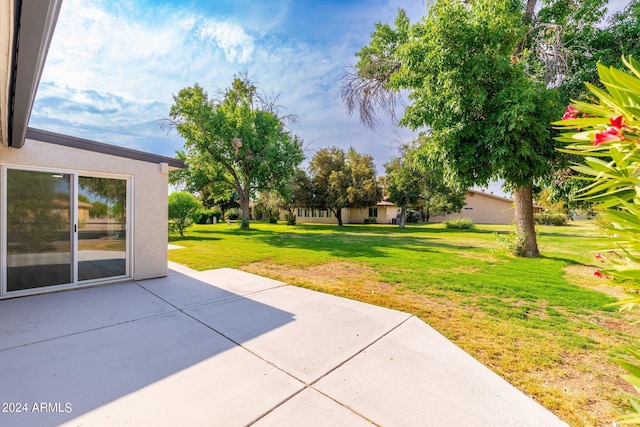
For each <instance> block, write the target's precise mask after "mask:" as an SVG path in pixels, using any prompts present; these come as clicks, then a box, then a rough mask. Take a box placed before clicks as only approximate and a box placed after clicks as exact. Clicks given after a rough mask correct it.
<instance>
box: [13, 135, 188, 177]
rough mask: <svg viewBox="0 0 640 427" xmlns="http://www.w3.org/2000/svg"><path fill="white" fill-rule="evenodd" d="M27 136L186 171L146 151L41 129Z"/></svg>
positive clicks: (175, 162) (178, 162) (170, 159)
mask: <svg viewBox="0 0 640 427" xmlns="http://www.w3.org/2000/svg"><path fill="white" fill-rule="evenodd" d="M26 136H27V138H28V139H32V140H36V141H42V142H48V143H50V144H57V145H62V146H65V147H71V148H76V149H79V150H87V151H93V152H94V153H102V154H109V155H112V156H118V157H123V158H126V159H133V160H139V161H142V162H149V163H166V164H167V165H169V168H171V169H184V168H185V167H186V164H185V163H184V162H183V161H182V160H178V159H175V158H173V157H166V156H160V155H158V154H152V153H147V152H144V151H138V150H132V149H130V148H124V147H119V146H117V145H112V144H104V143H102V142H96V141H91V140H89V139H83V138H77V137H74V136H69V135H62V134H59V133H54V132H49V131H45V130H41V129H33V128H28V129H27V133H26Z"/></svg>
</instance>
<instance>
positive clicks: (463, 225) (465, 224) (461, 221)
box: [444, 218, 475, 230]
mask: <svg viewBox="0 0 640 427" xmlns="http://www.w3.org/2000/svg"><path fill="white" fill-rule="evenodd" d="M444 225H445V226H446V227H447V228H457V229H461V230H464V229H470V228H473V227H475V224H474V223H473V221H472V220H471V219H470V218H454V219H451V220H449V221H446V222H445V223H444Z"/></svg>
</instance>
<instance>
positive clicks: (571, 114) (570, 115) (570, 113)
mask: <svg viewBox="0 0 640 427" xmlns="http://www.w3.org/2000/svg"><path fill="white" fill-rule="evenodd" d="M578 113H579V111H578V110H576V109H575V108H574V107H573V105H569V106H568V107H567V111H565V112H564V116H562V120H569V119H577V118H578Z"/></svg>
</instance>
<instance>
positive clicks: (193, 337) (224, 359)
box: [0, 312, 303, 426]
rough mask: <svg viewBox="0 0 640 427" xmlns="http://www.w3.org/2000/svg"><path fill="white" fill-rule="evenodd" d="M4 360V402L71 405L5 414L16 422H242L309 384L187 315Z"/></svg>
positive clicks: (29, 349)
mask: <svg viewBox="0 0 640 427" xmlns="http://www.w3.org/2000/svg"><path fill="white" fill-rule="evenodd" d="M0 360H1V361H2V363H1V365H0V378H2V382H3V388H5V387H6V388H5V393H3V399H7V398H8V396H10V398H9V399H10V401H12V402H28V407H29V408H30V409H32V407H33V404H35V403H39V402H47V403H59V407H61V408H64V407H65V405H67V404H68V405H69V412H65V411H61V412H58V411H56V412H53V413H39V412H34V411H33V410H31V411H30V412H29V413H13V414H4V413H3V414H1V415H0V424H2V425H11V426H23V425H24V426H34V425H38V426H42V425H58V424H60V423H63V422H69V423H70V425H87V426H95V425H112V426H116V425H134V426H144V425H149V426H151V425H153V426H162V425H244V424H247V423H249V422H251V421H252V420H254V419H256V418H258V417H259V416H260V415H262V414H264V413H265V412H266V411H268V410H270V409H271V408H272V407H274V406H275V405H277V404H279V403H280V402H282V401H283V400H285V399H286V398H288V397H290V396H291V395H293V394H294V393H295V392H297V391H299V390H301V389H302V388H303V384H301V383H300V382H298V381H296V380H295V379H293V378H292V377H291V376H289V375H287V374H285V373H283V372H282V371H280V370H278V369H276V368H274V367H273V366H271V365H270V364H268V363H267V362H265V361H263V360H261V359H259V358H257V357H255V356H253V355H251V354H250V353H249V352H247V351H246V350H244V349H242V348H241V347H238V346H237V345H235V344H234V343H232V342H231V341H229V340H227V339H225V338H224V337H222V336H220V335H219V334H216V333H214V332H213V331H211V330H210V329H209V328H207V327H205V326H203V325H202V324H200V323H198V322H194V321H193V319H190V318H189V317H187V316H185V315H184V314H182V313H179V312H173V313H169V314H165V315H161V316H156V317H152V318H146V319H142V320H137V321H132V322H129V323H125V324H119V325H115V326H110V327H106V328H102V329H98V330H92V331H88V332H85V333H80V334H74V335H70V336H66V337H62V338H59V339H56V340H48V341H44V342H41V343H36V344H33V345H30V346H23V347H17V348H14V349H10V350H6V351H4V352H2V353H0ZM8 385H10V387H8ZM267 390H268V393H265V392H266V391H267ZM78 417H79V418H78Z"/></svg>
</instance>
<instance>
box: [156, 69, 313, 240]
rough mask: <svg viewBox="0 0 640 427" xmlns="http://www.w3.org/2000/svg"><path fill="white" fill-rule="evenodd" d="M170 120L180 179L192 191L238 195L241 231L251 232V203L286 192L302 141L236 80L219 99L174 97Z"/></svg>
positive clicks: (191, 92)
mask: <svg viewBox="0 0 640 427" xmlns="http://www.w3.org/2000/svg"><path fill="white" fill-rule="evenodd" d="M170 117H171V118H170V119H167V120H165V121H163V123H162V124H163V125H164V126H165V127H175V128H176V129H177V131H178V133H179V134H180V135H181V136H182V137H183V138H184V139H185V146H184V150H183V156H184V158H185V159H186V160H187V162H188V163H189V165H190V166H189V169H188V171H187V172H186V173H184V174H183V176H182V177H183V179H184V180H185V182H188V183H190V185H191V187H188V188H190V189H194V188H195V187H200V188H199V191H200V190H201V189H202V188H204V186H206V185H208V186H210V187H209V190H211V186H221V187H222V188H225V189H227V190H229V191H235V192H236V193H237V194H238V197H239V202H240V207H241V209H242V227H243V228H249V201H250V198H251V196H252V195H253V194H254V193H255V192H256V191H270V190H275V191H284V188H285V187H286V185H287V183H288V181H289V178H290V177H291V176H292V175H293V174H294V173H295V171H296V167H297V166H298V165H299V164H300V163H301V162H302V160H303V159H304V156H303V152H302V144H301V140H300V139H299V138H298V137H297V136H296V135H294V134H293V133H292V132H291V131H290V130H289V129H288V128H287V126H285V123H284V119H283V118H281V117H279V116H278V114H277V111H275V108H274V104H273V103H271V102H269V100H267V99H265V98H264V97H261V96H259V95H258V92H257V88H256V87H255V86H254V85H253V84H252V83H251V82H250V81H249V79H248V78H246V77H237V78H235V79H234V80H233V83H232V85H231V87H230V88H229V89H227V91H226V92H225V94H224V96H223V98H222V99H210V98H209V96H208V94H207V93H206V92H205V91H204V90H203V89H202V87H200V86H199V85H197V84H196V85H194V86H191V87H187V88H184V89H182V90H181V91H180V92H179V93H178V95H175V96H174V104H173V106H172V107H171V111H170Z"/></svg>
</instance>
